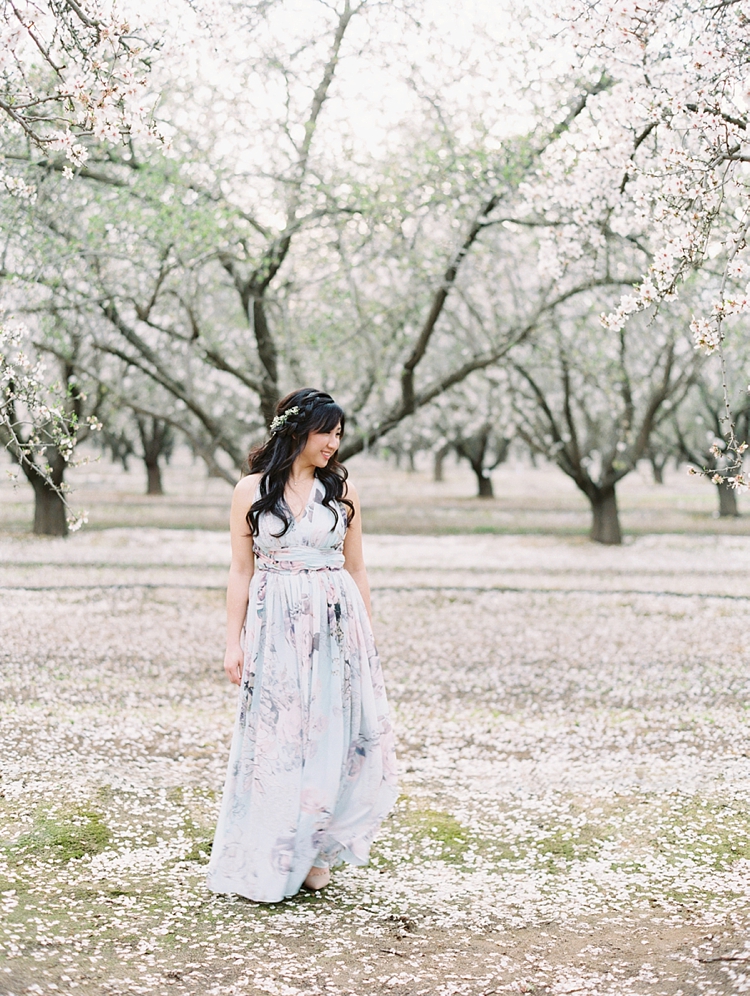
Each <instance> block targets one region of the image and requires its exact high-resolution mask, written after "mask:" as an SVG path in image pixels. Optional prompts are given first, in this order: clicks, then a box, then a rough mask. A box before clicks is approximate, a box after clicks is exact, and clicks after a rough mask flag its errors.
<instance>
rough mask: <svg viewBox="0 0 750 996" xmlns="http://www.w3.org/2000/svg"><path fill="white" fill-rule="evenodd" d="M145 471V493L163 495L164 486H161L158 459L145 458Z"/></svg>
mask: <svg viewBox="0 0 750 996" xmlns="http://www.w3.org/2000/svg"><path fill="white" fill-rule="evenodd" d="M145 464H146V473H147V475H148V487H147V488H146V494H147V495H163V494H164V488H162V486H161V467H160V466H159V459H158V457H157V459H156V460H146V461H145Z"/></svg>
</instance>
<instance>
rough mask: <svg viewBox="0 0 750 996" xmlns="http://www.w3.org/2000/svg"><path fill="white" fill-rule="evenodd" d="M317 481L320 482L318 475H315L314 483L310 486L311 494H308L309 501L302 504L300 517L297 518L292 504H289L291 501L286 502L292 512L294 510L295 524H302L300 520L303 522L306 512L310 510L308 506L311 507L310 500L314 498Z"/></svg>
mask: <svg viewBox="0 0 750 996" xmlns="http://www.w3.org/2000/svg"><path fill="white" fill-rule="evenodd" d="M317 483H318V479H317V477H313V479H312V485H311V487H310V494H309V495H308V496H307V501H306V502H305V504H304V505H303V506H302V511H301V512H300V514H299V518H297V516H296V515H295V514H294V512H292V509H291V506H290V505H289V502H288V501H287V502H286V505H287V508H288V509H289V511H290V512H292V518H293V519H294V524H295V526H298V525H299V524H300V522H302V520H303V519H304V517H305V512H306V511H307V510H308V508H309V507H310V502H311V501H312V500H313V494H314V492H315V485H316V484H317ZM284 501H286V498H284Z"/></svg>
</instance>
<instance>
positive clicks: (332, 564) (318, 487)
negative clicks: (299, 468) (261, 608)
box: [253, 477, 347, 570]
mask: <svg viewBox="0 0 750 996" xmlns="http://www.w3.org/2000/svg"><path fill="white" fill-rule="evenodd" d="M324 496H325V488H324V486H323V483H322V482H321V481H320V480H319V479H318V478H317V477H316V478H315V480H314V481H313V484H312V487H311V489H310V497H309V498H308V500H307V504H306V505H305V507H304V509H303V511H302V515H301V516H300V518H299V519H295V520H294V521H293V522H292V525H291V526H290V527H289V529H287V531H286V532H285V533H283V534H282V535H281V536H277V535H274V534H275V533H280V532H281V530H282V529H283V528H284V523H283V522H282V520H281V519H279V518H278V517H277V516H275V515H273V514H272V513H271V512H264V513H263V514H262V515H261V516H260V520H259V522H258V535H257V536H256V537H255V541H254V543H253V550H254V552H255V557H256V563H257V565H258V567H260V568H261V569H266V570H324V569H326V568H329V569H333V570H335V569H339V568H341V567H343V565H344V553H343V550H344V537H345V536H346V526H347V518H346V512H347V509H346V506H344V505H342V504H341V503H340V502H335V503H334V506H335V508H336V510H337V512H338V516H337V517H335V521H334V513H333V512H332V511H331V509H330V508H326V506H325V505H324V504H323V498H324ZM256 497H257V493H256Z"/></svg>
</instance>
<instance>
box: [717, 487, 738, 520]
mask: <svg viewBox="0 0 750 996" xmlns="http://www.w3.org/2000/svg"><path fill="white" fill-rule="evenodd" d="M716 488H717V490H718V492H719V516H720V517H721V518H722V519H723V518H724V517H725V516H729V515H739V514H740V512H739V509H738V508H737V492H736V491H735V490H734V488H731V487H730V486H729V485H728V484H727V483H726V482H725V481H722V482H721V483H720V484H717V485H716Z"/></svg>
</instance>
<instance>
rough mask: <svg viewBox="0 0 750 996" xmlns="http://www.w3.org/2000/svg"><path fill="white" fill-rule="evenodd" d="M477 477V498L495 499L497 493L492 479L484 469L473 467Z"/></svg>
mask: <svg viewBox="0 0 750 996" xmlns="http://www.w3.org/2000/svg"><path fill="white" fill-rule="evenodd" d="M472 469H473V471H474V473H475V474H476V476H477V497H478V498H494V497H495V492H494V490H493V488H492V478H491V477H490V475H489V474H488V473H487V471H486V470H485V469H484V468H483V467H473V468H472Z"/></svg>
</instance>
